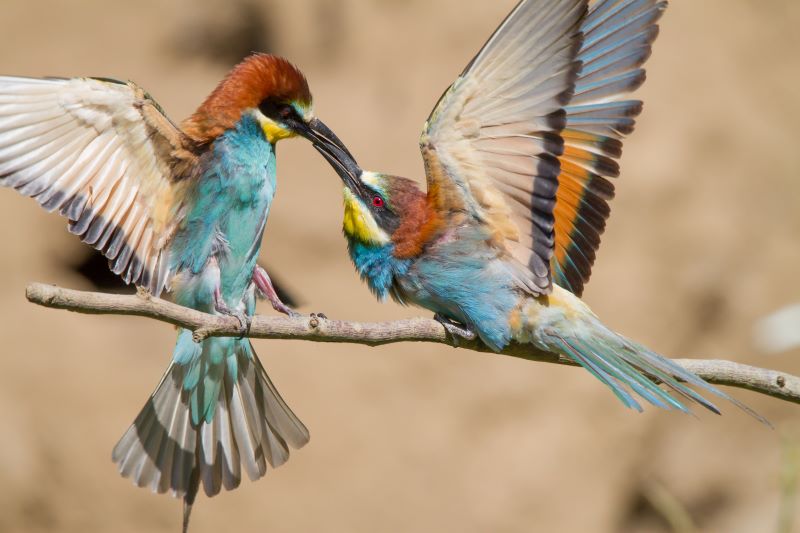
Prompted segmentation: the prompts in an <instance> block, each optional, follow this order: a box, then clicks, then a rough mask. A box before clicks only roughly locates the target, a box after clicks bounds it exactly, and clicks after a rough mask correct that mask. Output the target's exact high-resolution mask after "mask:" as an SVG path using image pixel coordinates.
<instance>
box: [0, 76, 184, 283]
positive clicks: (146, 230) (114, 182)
mask: <svg viewBox="0 0 800 533" xmlns="http://www.w3.org/2000/svg"><path fill="white" fill-rule="evenodd" d="M192 148H193V147H192V145H191V142H190V141H188V140H187V139H186V138H185V137H184V136H183V134H182V133H181V132H180V130H178V129H177V128H176V127H175V126H174V125H173V124H172V123H171V122H170V121H169V120H168V119H167V118H166V117H165V116H164V115H163V113H162V112H161V110H160V109H159V107H158V105H157V104H156V103H155V102H154V101H153V100H152V99H151V98H150V96H149V95H148V94H146V93H145V92H144V91H143V90H142V89H140V88H139V87H137V86H135V85H134V84H132V83H128V84H126V83H122V82H117V81H113V80H100V79H93V78H75V79H34V78H17V77H0V185H2V186H6V187H13V188H15V189H16V190H18V191H19V192H20V193H22V194H24V195H26V196H30V197H32V198H34V199H36V201H37V202H39V204H41V206H42V207H44V208H45V209H47V210H48V211H51V212H52V211H58V212H59V213H61V214H62V215H63V216H65V217H67V218H68V219H69V230H70V231H71V232H72V233H75V234H77V235H79V236H80V238H81V239H82V240H83V241H84V242H86V243H88V244H91V245H92V246H94V247H95V248H97V249H98V250H100V251H102V252H103V254H104V255H105V256H106V257H107V258H108V259H109V263H110V266H111V268H112V270H113V271H114V272H115V273H116V274H119V275H121V276H122V278H123V279H124V280H125V282H126V283H134V284H136V285H139V286H142V287H146V288H148V289H149V290H150V292H151V293H153V294H154V295H158V294H160V293H161V291H162V290H163V289H164V286H165V285H166V283H167V281H168V277H169V269H170V261H169V257H168V256H169V246H168V244H169V242H170V238H171V237H172V234H173V233H174V231H175V227H176V224H177V221H178V220H179V218H180V216H181V198H182V197H183V195H182V194H181V193H182V192H183V191H182V189H183V188H184V187H185V186H186V182H188V181H190V180H187V179H183V178H184V177H185V176H184V175H183V174H184V173H185V172H186V171H187V170H188V169H189V168H190V167H191V164H192V162H193V161H194V159H195V157H196V156H195V155H194V153H193V152H192Z"/></svg>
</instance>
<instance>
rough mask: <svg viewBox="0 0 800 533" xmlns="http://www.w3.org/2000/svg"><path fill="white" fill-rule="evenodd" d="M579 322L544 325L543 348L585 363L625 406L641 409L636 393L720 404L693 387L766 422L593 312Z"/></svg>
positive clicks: (651, 399) (663, 402) (655, 401)
mask: <svg viewBox="0 0 800 533" xmlns="http://www.w3.org/2000/svg"><path fill="white" fill-rule="evenodd" d="M580 320H581V323H580V324H579V325H576V324H573V327H571V328H570V329H569V330H568V331H566V330H558V328H553V329H549V332H548V333H547V334H545V335H544V337H543V338H544V339H545V343H546V344H547V347H548V349H550V350H552V351H555V352H558V353H562V354H564V355H566V356H567V357H569V358H570V359H572V360H573V361H575V362H576V363H578V364H579V365H581V366H582V367H584V368H585V369H586V370H588V371H589V372H590V373H591V374H592V375H594V376H595V377H596V378H597V379H598V380H600V381H601V382H602V383H603V384H604V385H606V386H607V387H608V388H609V389H611V391H612V392H613V393H614V394H615V395H616V396H617V398H619V400H620V401H622V403H623V404H625V406H627V407H629V408H632V409H636V410H637V411H642V410H643V409H642V405H641V404H640V403H639V400H638V399H637V398H636V396H638V397H639V398H641V399H643V400H645V401H647V402H648V403H650V404H652V405H655V406H657V407H660V408H663V409H677V410H679V411H682V412H685V413H690V412H691V411H690V409H689V407H688V403H696V404H698V405H701V406H702V407H704V408H705V409H708V410H709V411H711V412H712V413H715V414H720V410H719V408H718V407H717V406H716V405H715V404H714V403H712V402H711V401H709V400H708V399H706V398H705V397H704V396H703V395H702V394H701V393H700V392H698V391H696V390H694V389H693V388H691V387H690V385H691V386H694V387H697V388H698V389H700V390H701V391H704V392H706V393H708V394H711V395H713V396H716V397H718V398H722V399H724V400H726V401H729V402H731V403H732V404H734V405H735V406H736V407H738V408H740V409H742V410H743V411H745V412H746V413H748V414H749V415H751V416H753V417H754V418H756V419H757V420H759V421H760V422H762V423H764V424H766V425H767V426H769V425H770V423H769V422H768V421H767V420H766V419H765V418H764V417H762V416H761V415H759V414H758V413H756V412H755V411H753V410H752V409H750V408H749V407H747V406H746V405H744V404H743V403H742V402H740V401H738V400H736V399H734V398H732V397H730V396H728V395H727V394H725V393H724V392H722V391H721V390H719V389H718V388H716V387H715V386H713V385H711V384H710V383H708V382H706V381H704V380H703V379H701V378H700V377H698V376H696V375H695V374H693V373H692V372H689V371H688V370H686V369H685V368H683V367H682V366H680V365H678V364H677V363H675V362H674V361H672V360H670V359H667V358H666V357H663V356H661V355H659V354H657V353H655V352H653V351H652V350H650V349H648V348H647V347H645V346H642V345H641V344H637V343H635V342H633V341H630V340H628V339H626V338H625V337H623V336H621V335H619V334H617V333H615V332H613V331H611V330H610V329H608V328H607V327H605V326H604V325H603V324H602V323H600V321H599V320H597V319H596V318H595V317H594V316H588V315H584V316H583V317H582V318H581V319H580Z"/></svg>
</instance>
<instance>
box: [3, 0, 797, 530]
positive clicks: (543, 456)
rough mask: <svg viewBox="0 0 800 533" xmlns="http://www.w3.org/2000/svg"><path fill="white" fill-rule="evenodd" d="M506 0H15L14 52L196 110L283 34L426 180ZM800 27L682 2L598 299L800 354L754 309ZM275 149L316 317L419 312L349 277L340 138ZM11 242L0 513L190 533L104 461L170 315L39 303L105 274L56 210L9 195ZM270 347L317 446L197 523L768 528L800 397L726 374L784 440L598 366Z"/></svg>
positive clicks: (286, 50) (713, 353) (643, 328)
mask: <svg viewBox="0 0 800 533" xmlns="http://www.w3.org/2000/svg"><path fill="white" fill-rule="evenodd" d="M514 2H515V0H502V1H497V2H473V3H470V4H467V3H465V2H462V1H459V0H441V1H437V2H426V1H422V0H407V1H401V0H360V1H357V0H348V1H339V0H315V1H302V2H300V1H296V0H295V1H292V0H280V1H279V0H273V1H269V2H263V3H262V2H259V3H250V4H243V3H241V2H223V1H221V0H220V1H219V2H216V3H205V4H199V3H195V2H190V1H189V0H181V1H176V2H173V3H170V4H169V5H168V6H163V5H162V3H160V2H156V1H155V0H143V1H138V2H121V1H120V2H109V1H100V0H83V1H81V2H60V1H49V2H30V1H27V0H4V1H3V3H2V17H1V18H0V71H2V72H3V73H9V74H12V73H13V74H25V75H65V76H70V75H102V76H111V77H118V78H123V79H124V78H130V79H133V80H135V81H136V82H137V83H139V84H141V85H142V86H144V87H146V88H147V89H148V90H149V91H150V92H151V93H152V94H153V95H154V96H155V97H156V98H157V99H158V100H159V102H160V103H161V104H162V105H163V106H164V107H165V108H166V110H167V111H168V112H169V114H170V115H171V116H172V117H174V118H175V119H176V120H179V119H181V118H183V117H185V116H186V115H187V114H188V113H190V112H191V111H192V110H193V108H194V106H196V105H197V104H198V103H199V102H200V101H201V100H202V98H203V97H204V96H205V95H206V94H207V93H208V92H209V91H210V90H211V89H212V87H213V85H214V84H215V83H216V82H217V81H218V79H219V78H220V77H221V76H222V75H223V73H224V72H225V71H226V70H227V68H228V67H229V66H230V65H231V64H232V63H233V62H234V61H235V58H238V57H240V56H241V54H243V53H244V52H246V51H247V50H250V49H252V48H268V49H270V50H272V51H275V52H278V53H281V54H284V55H287V56H288V57H290V58H291V59H293V60H294V61H296V62H297V63H298V64H300V65H302V67H303V69H304V70H305V72H306V74H307V75H308V77H309V80H310V82H311V85H312V89H313V91H314V93H315V95H316V99H317V102H316V109H317V112H318V114H319V116H321V117H323V119H324V120H325V121H326V122H327V123H328V124H329V125H331V126H332V127H333V128H334V129H335V130H336V131H337V133H339V135H340V136H341V137H342V138H343V139H344V140H345V141H346V142H347V143H348V144H349V146H350V147H351V149H352V150H353V152H354V153H355V154H358V156H359V159H360V161H361V163H362V164H363V166H365V167H367V168H376V169H382V170H385V171H391V172H394V173H399V174H405V175H408V176H417V177H422V165H421V161H420V159H419V154H418V152H417V147H416V139H417V137H418V134H419V130H420V127H421V125H422V123H423V121H424V119H425V117H427V115H428V113H429V111H430V108H431V106H432V105H433V103H434V102H435V101H436V99H437V97H438V96H439V94H440V93H441V92H442V90H443V89H444V88H445V87H446V86H447V85H448V84H449V83H450V82H451V81H452V80H453V79H454V77H455V76H456V75H457V74H458V73H459V72H460V71H461V69H462V67H463V66H464V64H466V62H467V61H468V60H469V58H470V57H471V56H472V55H473V53H474V52H475V51H476V50H477V49H478V48H479V46H480V45H481V44H482V42H483V41H484V40H485V38H486V37H487V36H488V35H489V34H490V33H491V31H492V30H493V29H494V28H495V26H496V25H497V23H498V22H499V21H500V20H501V19H502V18H503V17H504V15H505V14H506V12H507V11H509V10H510V8H511V7H512V6H513V4H514ZM799 24H800V3H798V2H797V0H760V1H757V0H735V1H732V0H704V1H702V2H698V1H691V2H690V1H687V0H676V1H675V2H674V5H673V6H671V9H670V10H669V11H668V13H667V15H666V17H665V18H664V21H663V24H662V36H661V38H660V39H659V41H658V43H657V46H656V50H655V55H654V57H653V59H652V60H651V61H650V63H649V74H650V76H649V81H648V83H647V85H646V86H645V88H644V90H643V91H642V92H641V95H642V96H643V97H644V99H645V101H646V111H645V113H644V115H643V117H642V119H641V121H640V124H639V128H638V131H637V133H636V135H634V136H633V137H632V139H631V140H630V141H629V142H628V143H627V145H626V155H625V157H624V160H623V177H622V178H621V181H620V183H619V195H618V198H617V200H616V201H615V202H614V206H613V207H614V215H613V216H612V218H611V221H610V224H609V227H608V230H607V232H606V236H605V239H604V245H603V247H602V249H601V251H600V254H599V258H598V263H597V265H596V269H595V274H594V277H593V279H592V282H591V284H590V285H589V289H588V291H587V294H586V300H587V301H588V302H589V304H590V305H592V306H593V308H594V309H595V311H597V312H598V313H599V314H600V316H602V317H604V319H605V320H606V321H607V322H608V324H609V325H611V326H613V327H614V328H616V329H617V330H619V331H621V332H624V333H625V334H627V335H629V336H631V337H633V338H636V339H637V340H640V341H643V342H645V343H646V344H648V345H650V346H651V347H653V348H655V349H657V350H659V351H661V352H663V353H665V354H670V355H673V356H687V357H710V358H717V357H719V358H729V359H733V360H736V361H741V362H747V363H753V364H758V365H766V366H773V367H777V368H780V369H784V370H786V371H790V372H794V373H800V353H798V352H794V353H787V354H784V355H782V356H779V357H766V356H764V355H760V354H758V353H757V352H756V351H755V349H754V348H753V347H752V345H751V341H750V332H751V327H752V325H753V324H754V322H755V321H756V320H757V319H758V318H759V317H761V316H762V315H764V314H766V313H768V312H770V311H772V310H774V309H776V308H778V307H780V306H782V305H784V304H788V303H791V302H792V301H795V300H800V282H798V278H797V272H798V266H799V265H800V246H798V235H800V209H798V204H799V203H800V155H799V154H800V151H798V144H799V143H800V134H799V133H798V125H800V99H798V97H797V84H798V83H799V82H800V56H799V55H798V51H800V37H798V35H800V34H799V33H798V31H797V28H798V25H799ZM279 152H280V165H279V183H280V186H279V193H278V197H277V200H276V203H275V205H274V207H273V214H272V216H271V218H270V221H269V226H268V228H267V236H266V242H265V246H264V250H265V254H264V256H265V257H264V259H265V261H266V263H267V264H268V265H269V266H270V267H271V268H272V270H273V271H274V272H275V273H276V275H277V276H278V277H279V278H280V279H282V280H285V281H286V283H287V285H288V286H289V288H290V289H291V290H292V291H294V292H295V293H296V294H298V295H299V296H300V297H301V299H302V300H303V302H304V303H305V305H304V306H303V307H302V310H304V311H306V312H308V311H316V310H323V311H325V312H326V313H327V314H328V315H329V316H333V317H337V318H350V319H377V318H381V319H384V318H395V317H406V316H413V315H416V314H418V313H419V311H417V310H414V309H403V308H400V307H398V306H396V305H394V304H385V305H379V304H377V303H376V302H374V301H373V298H372V296H371V295H370V294H369V292H368V291H367V290H366V289H365V288H364V287H362V286H361V284H360V282H359V281H358V279H357V278H356V276H354V275H353V271H352V267H351V265H350V264H349V262H348V259H347V257H346V255H345V247H344V242H343V240H342V239H341V236H340V231H339V228H340V216H341V213H340V209H341V202H340V191H339V188H340V187H339V183H338V179H337V178H336V177H335V175H334V174H333V173H332V172H331V171H330V170H329V168H327V167H326V165H325V163H324V162H323V161H322V159H321V158H320V157H318V156H317V154H316V153H315V152H314V151H313V150H312V149H311V147H310V146H308V145H307V144H305V143H303V142H300V141H295V142H290V143H282V145H281V146H280V148H279ZM0 238H2V242H3V244H4V246H3V252H2V255H0V274H1V275H0V324H1V325H0V336H2V345H1V346H0V427H1V428H2V430H0V531H2V532H4V533H5V532H23V531H67V532H94V531H114V532H126V531H170V532H175V531H178V528H179V524H180V510H179V509H180V507H179V503H178V502H177V501H175V500H172V499H170V498H168V497H165V496H154V495H151V494H150V493H148V492H146V491H144V490H141V489H137V488H135V487H134V486H133V485H131V483H130V482H129V481H127V480H123V479H121V478H120V477H119V476H118V475H117V473H116V470H115V468H114V466H113V464H112V463H111V460H110V451H111V448H112V446H113V445H114V443H115V442H116V440H117V438H118V437H119V436H120V435H121V434H122V432H123V431H124V430H125V428H126V427H127V426H128V424H129V423H130V422H131V421H132V419H133V418H134V416H135V415H136V413H137V412H138V410H139V409H140V407H141V406H142V404H143V402H144V400H145V399H146V398H147V396H148V394H149V393H150V392H151V390H152V388H153V387H154V386H155V385H156V383H157V381H158V379H159V377H160V375H161V372H162V371H163V369H164V368H165V366H166V364H167V361H168V358H169V354H170V351H171V348H172V343H173V341H174V332H173V331H172V330H171V329H170V328H168V327H166V326H164V325H162V324H159V323H156V322H153V321H148V320H143V319H132V318H117V317H88V316H78V315H72V314H68V313H65V312H57V311H51V310H44V309H42V308H37V307H35V306H32V305H29V304H27V303H26V302H25V299H24V296H23V291H24V288H25V285H26V283H27V282H29V281H34V280H37V281H46V282H52V283H58V284H63V285H66V286H70V287H77V288H90V285H89V284H88V283H87V281H86V280H85V279H83V278H82V277H80V276H78V275H77V274H76V273H75V272H74V270H73V269H72V268H71V265H73V264H74V263H75V262H77V261H79V260H80V259H81V258H82V257H83V255H84V253H85V250H84V247H83V246H82V245H81V244H80V243H79V242H78V241H77V239H75V238H74V237H72V236H70V235H68V233H67V232H66V231H65V223H64V221H63V220H61V219H59V217H57V216H55V215H47V214H45V213H43V212H41V211H40V210H39V208H38V207H37V206H36V205H35V203H34V202H32V201H30V200H25V199H23V198H21V197H18V196H17V195H15V194H14V193H12V192H11V191H0ZM262 311H264V312H271V310H269V309H266V308H262ZM255 345H256V348H257V350H258V352H259V353H260V354H261V357H262V359H263V361H264V364H265V366H266V367H267V369H268V370H269V371H270V374H271V375H272V377H273V379H274V381H275V382H276V383H277V384H278V386H279V388H280V390H281V392H282V393H283V395H284V397H285V398H286V399H287V401H288V402H289V403H290V404H291V405H292V406H293V408H294V409H295V411H296V412H297V413H298V414H299V415H300V416H301V418H302V419H303V420H304V422H305V423H306V424H307V425H308V427H309V428H310V429H311V432H312V440H311V443H310V444H309V445H308V446H307V447H306V448H304V449H302V450H300V451H299V452H295V453H294V455H293V456H292V459H291V461H289V463H288V464H286V465H285V466H283V467H281V468H280V469H278V470H276V471H275V472H273V473H271V474H270V475H269V476H267V477H266V478H265V479H264V480H262V481H261V482H259V483H249V482H245V483H243V485H242V487H241V488H240V489H239V490H237V491H235V492H234V493H228V494H223V495H221V496H220V497H217V498H215V499H213V500H206V499H201V500H200V502H199V504H198V505H197V506H196V508H195V513H194V517H193V528H192V530H193V531H194V532H196V533H202V532H205V531H221V530H223V531H227V530H236V531H270V532H307V531H326V532H374V531H381V532H408V531H460V532H473V531H474V532H483V531H498V532H499V531H503V532H523V531H524V532H530V531H542V532H551V531H567V532H570V531H592V532H650V531H654V532H658V531H670V528H669V526H668V525H667V522H666V521H665V519H664V518H663V516H662V513H660V512H659V511H657V510H656V509H655V507H657V505H654V504H653V501H657V500H658V498H654V497H653V494H657V493H658V492H659V491H660V492H665V493H666V494H667V495H668V497H669V498H672V499H675V500H676V501H678V502H681V505H682V506H683V507H684V508H685V510H686V511H687V512H688V513H689V514H690V516H691V517H692V519H693V521H694V522H695V524H696V525H697V527H698V529H699V530H701V531H718V532H761V531H777V523H778V514H779V506H780V495H781V491H780V479H781V471H782V470H785V469H786V468H788V467H789V466H790V465H787V462H786V461H785V460H784V459H783V458H782V457H783V455H782V446H783V444H782V442H784V441H788V442H792V439H794V442H797V440H798V435H800V424H798V416H797V415H798V409H797V406H793V405H787V404H782V403H779V402H777V401H770V400H768V399H764V398H761V397H758V396H756V395H754V394H750V393H746V392H742V391H734V392H733V393H734V394H735V396H736V397H737V398H740V399H742V400H743V401H746V402H747V403H749V404H750V405H752V406H753V407H754V408H756V409H757V410H759V411H760V412H761V413H763V414H764V415H766V416H767V417H768V418H770V419H771V420H772V421H773V422H774V423H775V426H776V428H777V429H776V430H775V431H768V430H766V429H764V428H762V427H761V426H759V425H758V424H757V423H755V422H754V421H753V420H751V419H749V418H748V417H747V416H745V415H743V414H741V413H739V412H737V411H736V410H735V409H732V408H731V407H730V406H728V405H724V406H723V407H724V408H725V411H726V416H724V417H721V418H717V417H713V416H707V415H705V414H701V415H699V420H698V419H695V418H691V417H687V416H679V415H677V414H669V413H660V412H655V411H648V412H646V413H645V414H642V415H637V414H635V413H632V412H627V411H626V410H625V409H624V408H623V407H621V405H619V404H618V403H617V402H616V400H615V399H614V398H613V396H612V395H611V394H609V393H608V392H607V391H606V390H605V389H604V388H603V387H602V386H601V385H599V384H598V383H597V382H595V381H594V380H593V379H592V378H591V377H590V376H589V375H588V374H587V373H584V372H581V371H578V370H575V369H568V368H554V367H550V366H546V365H540V364H531V363H526V362H521V361H516V360H512V359H510V358H503V357H499V356H493V357H492V356H487V355H480V354H476V353H471V352H463V351H456V350H452V349H439V348H434V347H430V346H424V345H420V346H410V345H402V346H393V347H387V348H381V349H368V348H363V347H351V346H331V345H313V344H308V343H299V342H298V343H289V342H269V341H256V342H255ZM669 498H668V499H669Z"/></svg>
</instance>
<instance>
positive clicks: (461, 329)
mask: <svg viewBox="0 0 800 533" xmlns="http://www.w3.org/2000/svg"><path fill="white" fill-rule="evenodd" d="M433 319H434V320H435V321H437V322H438V323H440V324H441V325H442V326H444V329H446V330H447V332H448V333H449V334H450V336H451V337H453V344H454V345H456V346H458V340H459V339H464V340H468V341H474V340H475V338H476V337H477V335H476V334H475V332H474V331H472V330H471V329H469V327H467V326H464V325H461V324H459V323H458V322H456V321H454V320H451V319H450V318H448V317H446V316H444V315H440V314H439V313H436V314H435V315H433Z"/></svg>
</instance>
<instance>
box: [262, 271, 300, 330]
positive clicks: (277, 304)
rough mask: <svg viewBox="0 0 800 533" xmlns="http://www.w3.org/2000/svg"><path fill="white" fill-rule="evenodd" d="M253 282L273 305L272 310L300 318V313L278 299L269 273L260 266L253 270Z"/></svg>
mask: <svg viewBox="0 0 800 533" xmlns="http://www.w3.org/2000/svg"><path fill="white" fill-rule="evenodd" d="M253 282H254V283H255V284H256V288H257V289H258V290H259V292H260V293H261V294H262V295H263V296H264V298H266V299H267V300H269V302H270V303H271V304H272V308H273V309H275V310H276V311H278V312H279V313H283V314H284V315H289V316H291V317H296V316H300V314H299V313H297V312H296V311H294V310H292V309H291V308H290V307H289V306H288V305H286V304H285V303H283V302H282V301H281V299H280V298H278V293H277V292H275V287H273V286H272V280H271V279H269V274H267V271H266V270H264V269H263V268H261V267H260V266H259V265H256V268H254V269H253Z"/></svg>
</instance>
